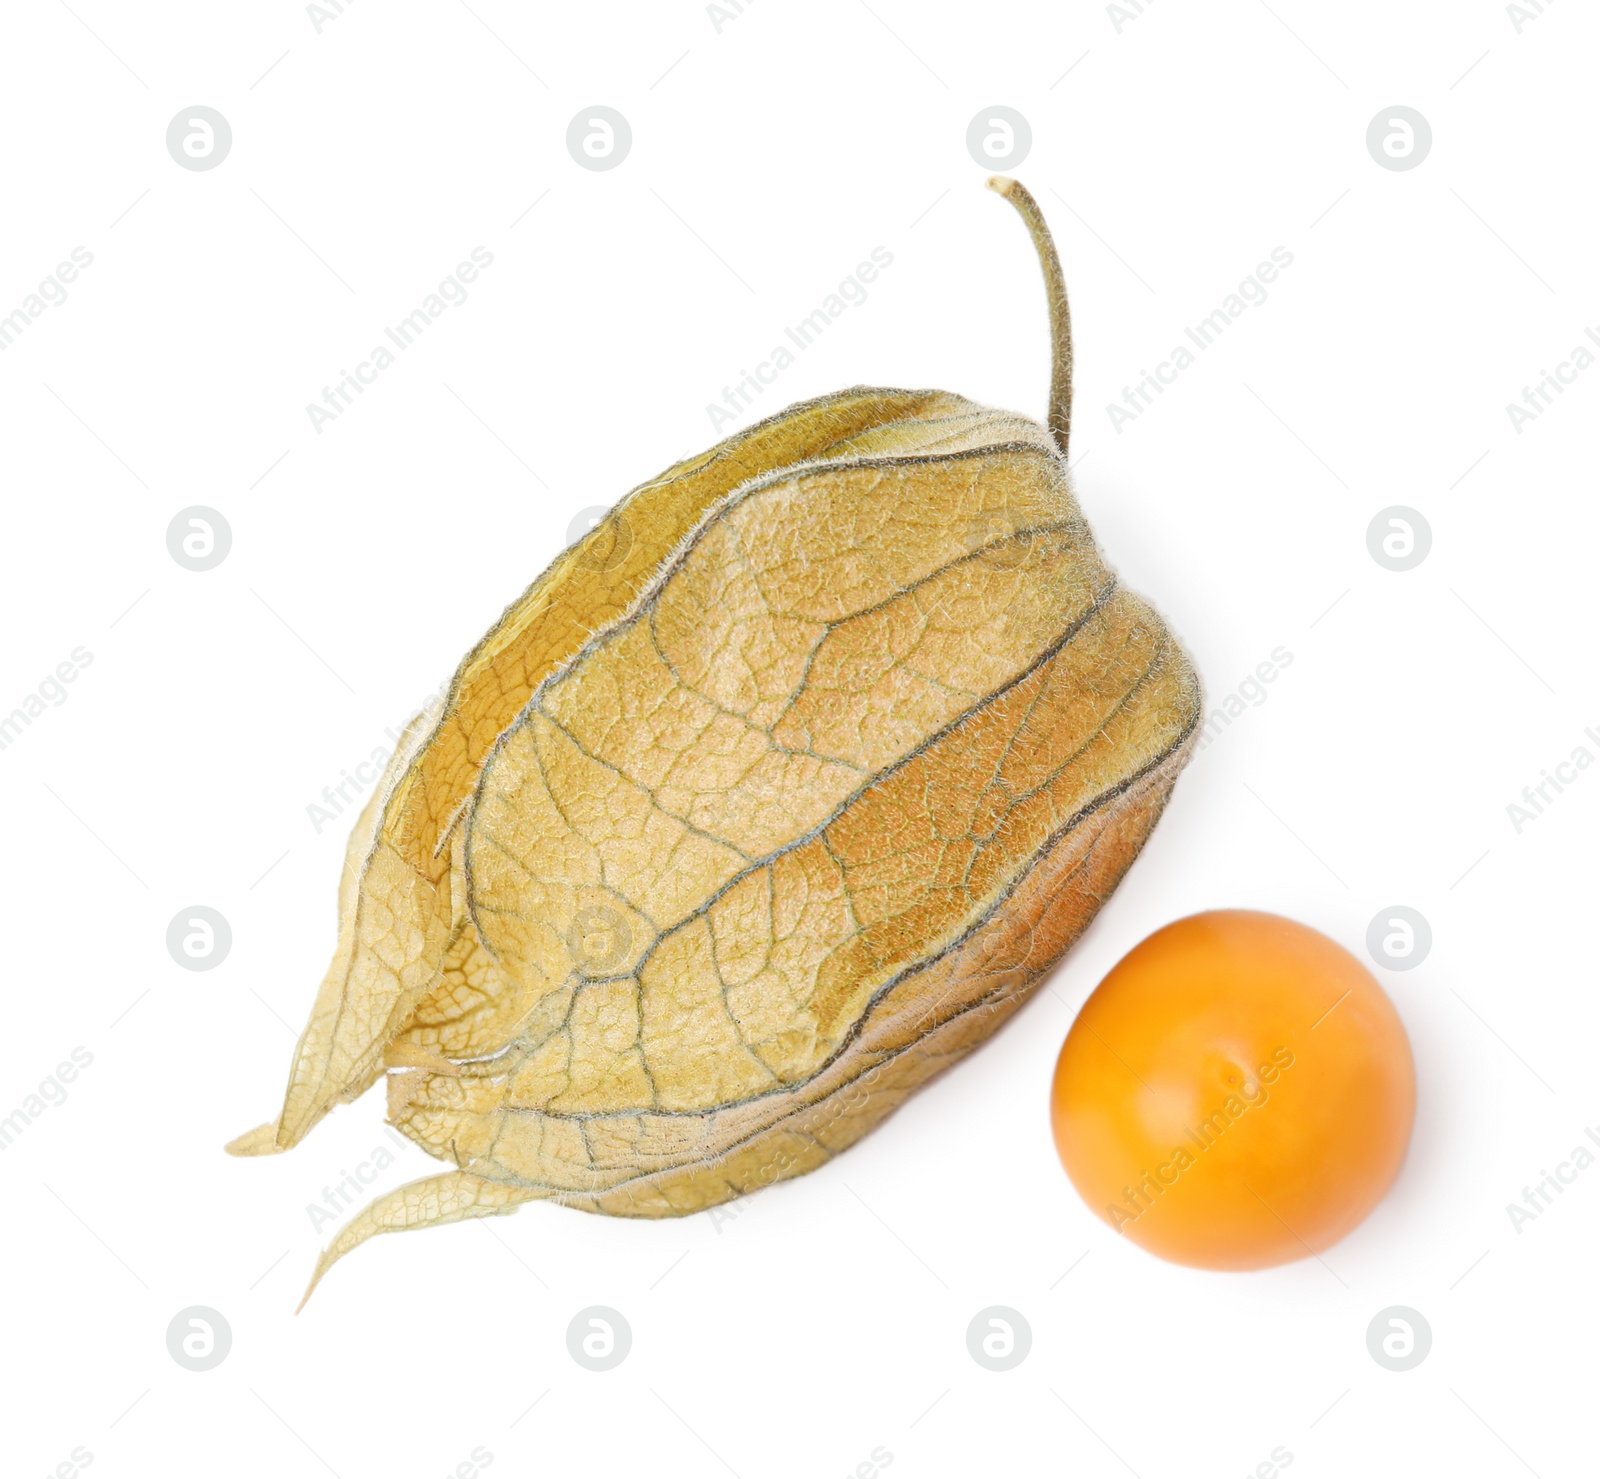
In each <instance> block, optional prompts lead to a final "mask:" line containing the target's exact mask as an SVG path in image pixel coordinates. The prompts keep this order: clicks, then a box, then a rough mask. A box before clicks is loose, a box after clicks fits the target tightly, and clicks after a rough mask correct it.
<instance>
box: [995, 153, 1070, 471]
mask: <svg viewBox="0 0 1600 1479" xmlns="http://www.w3.org/2000/svg"><path fill="white" fill-rule="evenodd" d="M989 188H990V189H991V190H994V191H997V192H999V193H1000V194H1001V195H1003V196H1005V198H1006V199H1007V200H1009V201H1010V202H1011V203H1012V205H1014V206H1015V207H1016V208H1017V214H1018V215H1020V216H1021V217H1022V219H1023V221H1024V222H1025V223H1026V225H1027V227H1028V235H1029V236H1031V237H1032V238H1033V245H1034V250H1036V251H1037V252H1038V253H1039V266H1040V267H1041V268H1043V269H1044V291H1045V296H1046V298H1047V299H1048V300H1049V303H1050V414H1049V421H1048V424H1049V427H1050V435H1051V436H1052V437H1054V438H1055V443H1056V446H1058V447H1059V448H1060V449H1061V455H1062V456H1063V457H1065V456H1066V455H1067V437H1068V435H1069V434H1070V432H1071V431H1072V312H1071V310H1070V309H1069V308H1068V307H1067V285H1066V282H1065V280H1064V279H1063V278H1062V276H1061V258H1060V257H1058V256H1057V255H1056V244H1055V242H1054V241H1053V240H1051V237H1050V228H1049V227H1048V226H1046V225H1045V223H1044V213H1043V212H1042V211H1041V210H1040V209H1039V202H1038V201H1036V200H1035V199H1034V198H1033V196H1032V195H1030V194H1029V193H1028V191H1027V189H1026V188H1025V187H1024V186H1023V185H1021V184H1019V183H1018V182H1017V181H1016V180H1012V179H1008V178H1007V177H1006V176H1005V175H991V176H990V177H989Z"/></svg>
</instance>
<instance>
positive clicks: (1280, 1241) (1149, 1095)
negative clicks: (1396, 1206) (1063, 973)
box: [1050, 909, 1416, 1269]
mask: <svg viewBox="0 0 1600 1479" xmlns="http://www.w3.org/2000/svg"><path fill="white" fill-rule="evenodd" d="M1050 1107H1051V1124H1052V1128H1053V1130H1054V1132H1055V1141H1056V1149H1057V1151H1058V1152H1059V1154H1060V1156H1061V1163H1062V1165H1063V1166H1065V1167H1066V1170H1067V1174H1068V1175H1069V1176H1070V1177H1071V1178H1072V1183H1073V1185H1074V1186H1076V1187H1077V1189H1078V1192H1079V1194H1080V1195H1081V1196H1082V1197H1083V1199H1084V1201H1085V1202H1087V1203H1088V1204H1089V1206H1090V1207H1091V1208H1092V1209H1093V1210H1094V1211H1095V1213H1096V1214H1097V1215H1099V1216H1100V1217H1102V1218H1103V1219H1104V1220H1105V1221H1106V1222H1108V1223H1109V1224H1110V1225H1111V1226H1113V1227H1115V1228H1117V1229H1118V1231H1120V1232H1121V1233H1123V1235H1124V1236H1126V1237H1128V1238H1130V1239H1132V1240H1133V1241H1134V1242H1136V1243H1138V1244H1139V1245H1140V1246H1141V1247H1143V1248H1145V1249H1148V1250H1149V1251H1150V1252H1151V1253H1154V1254H1157V1255H1158V1256H1159V1257H1162V1258H1166V1259H1169V1260H1171V1261H1172V1262H1174V1263H1183V1264H1189V1265H1192V1266H1194V1267H1197V1268H1213V1269H1252V1268H1269V1267H1271V1266H1273V1265H1275V1264H1280V1263H1289V1262H1292V1261H1293V1260H1295V1259H1299V1258H1305V1257H1308V1256H1309V1255H1311V1254H1313V1253H1317V1252H1320V1251H1321V1250H1322V1249H1324V1248H1327V1247H1329V1246H1330V1245H1331V1244H1333V1243H1336V1242H1338V1240H1339V1239H1340V1238H1342V1237H1343V1236H1344V1235H1345V1234H1346V1233H1348V1232H1349V1231H1350V1230H1351V1229H1352V1228H1354V1227H1355V1226H1356V1225H1357V1224H1358V1223H1359V1222H1361V1220H1362V1219H1363V1218H1365V1217H1366V1215H1367V1214H1368V1213H1369V1212H1370V1211H1371V1210H1372V1209H1373V1207H1375V1206H1376V1205H1377V1203H1378V1202H1379V1201H1380V1200H1381V1199H1382V1197H1383V1195H1384V1193H1385V1192H1386V1191H1387V1190H1388V1188H1389V1186H1390V1184H1391V1183H1392V1182H1393V1181H1394V1178H1395V1176H1396V1174H1397V1173H1398V1172H1399V1170H1400V1164H1401V1162H1402V1161H1403V1160H1404V1159H1405V1153H1406V1146H1407V1144H1408V1143H1409V1141H1410V1138H1411V1125H1412V1121H1413V1118H1414V1116H1415V1110H1416V1071H1415V1068H1414V1066H1413V1063H1412V1057H1411V1044H1410V1042H1409V1040H1408V1039H1407V1037H1406V1031H1405V1028H1404V1026H1403V1025H1402V1024H1401V1021H1400V1017H1399V1014H1398V1013H1397V1012H1396V1011H1395V1009H1394V1005H1393V1003H1392V1002H1391V1001H1390V1000H1389V998H1388V996H1387V995H1386V994H1385V993H1384V990H1383V988H1382V987H1381V986H1379V985H1378V983H1377V981H1376V980H1374V979H1373V976H1372V973H1371V972H1370V971H1368V970H1367V968H1366V967H1365V966H1364V965H1362V964H1361V962H1360V961H1359V960H1357V959H1356V958H1355V956H1353V955H1351V954H1350V952H1349V951H1347V950H1345V949H1344V948H1343V947H1342V946H1340V945H1337V944H1335V943H1334V942H1333V941H1332V940H1330V939H1329V938H1328V937H1327V936H1326V935H1323V934H1319V933H1318V932H1317V931H1316V930H1314V929H1311V928H1309V927H1308V926H1306V925H1303V924H1299V923H1296V922H1295V921H1294V920H1292V919H1285V918H1283V917H1282V916H1281V915H1276V914H1265V913H1259V912H1256V911H1254V910H1246V909H1219V910H1213V911H1211V912H1208V913H1205V914H1194V915H1190V916H1189V917H1188V918H1186V919H1179V920H1176V921H1175V922H1174V923H1172V924H1169V925H1167V926H1165V927H1164V928H1162V929H1159V930H1157V931H1156V932H1155V933H1154V934H1153V935H1151V936H1149V938H1147V939H1146V940H1144V941H1143V942H1142V943H1140V944H1139V945H1137V946H1135V947H1134V949H1133V950H1131V951H1130V952H1129V953H1128V954H1127V955H1125V956H1124V957H1123V958H1122V960H1121V961H1119V962H1118V963H1117V965H1116V966H1115V967H1113V968H1112V970H1111V972H1110V974H1109V975H1107V976H1106V978H1105V980H1103V981H1102V982H1101V983H1100V985H1099V986H1098V987H1097V988H1096V989H1095V991H1094V993H1093V995H1091V996H1090V997H1089V999H1088V1001H1087V1002H1085V1003H1084V1006H1083V1010H1082V1011H1081V1012H1080V1013H1079V1014H1078V1018H1077V1021H1076V1022H1074V1023H1073V1026H1072V1030H1071V1031H1070V1032H1069V1033H1068V1034H1067V1040H1066V1042H1065V1043H1064V1044H1063V1045H1062V1049H1061V1056H1060V1058H1059V1059H1058V1061H1057V1063H1056V1072H1055V1080H1054V1084H1053V1086H1052V1090H1051V1105H1050Z"/></svg>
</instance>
